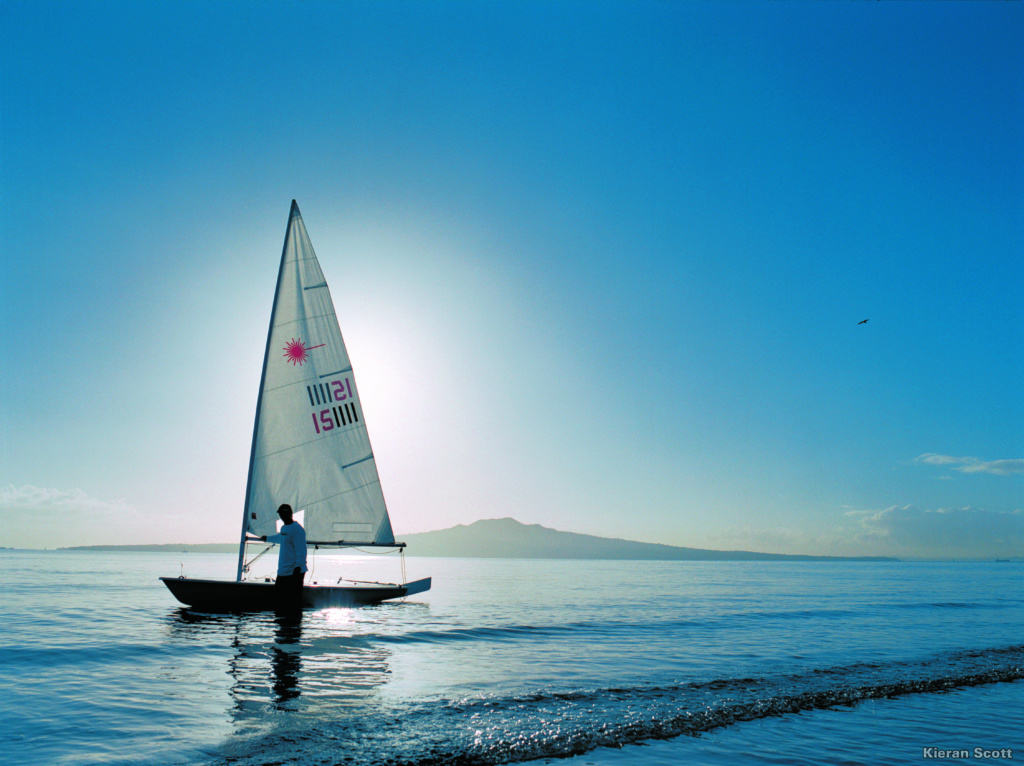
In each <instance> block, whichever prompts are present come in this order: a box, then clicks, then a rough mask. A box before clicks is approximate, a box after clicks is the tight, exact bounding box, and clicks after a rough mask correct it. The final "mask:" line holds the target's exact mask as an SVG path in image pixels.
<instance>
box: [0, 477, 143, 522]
mask: <svg viewBox="0 0 1024 766" xmlns="http://www.w3.org/2000/svg"><path fill="white" fill-rule="evenodd" d="M131 510H133V509H132V508H131V506H129V505H128V503H126V502H125V501H124V500H121V499H118V500H113V501H109V500H100V499H98V498H95V497H91V496H89V495H88V494H86V493H85V492H84V491H83V490H81V489H52V488H47V487H35V486H33V485H31V484H25V485H22V486H20V487H16V486H14V485H13V484H8V485H7V486H5V487H0V513H31V514H58V515H59V514H67V513H87V514H93V513H122V512H125V511H131Z"/></svg>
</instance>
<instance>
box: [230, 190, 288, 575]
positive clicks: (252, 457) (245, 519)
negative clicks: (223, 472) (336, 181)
mask: <svg viewBox="0 0 1024 766" xmlns="http://www.w3.org/2000/svg"><path fill="white" fill-rule="evenodd" d="M297 215H301V213H300V212H299V205H298V203H297V202H296V201H295V200H292V208H291V211H290V212H289V213H288V227H287V228H286V229H285V232H284V245H282V247H281V265H280V266H279V267H278V269H277V283H276V284H275V285H274V305H273V306H272V307H271V309H270V324H269V325H268V326H267V345H266V348H265V349H264V351H263V371H262V372H261V373H260V388H259V394H258V395H257V397H256V417H255V419H254V421H253V424H252V446H251V447H250V448H249V474H248V476H247V477H246V480H245V501H244V503H243V507H242V532H241V539H240V540H239V541H238V572H237V573H236V574H235V581H236V582H241V581H242V567H243V566H244V565H245V534H246V531H247V530H248V528H249V494H250V490H251V489H252V468H253V465H254V464H255V462H256V434H257V433H259V428H260V409H261V408H262V406H263V384H264V383H265V382H266V379H267V361H268V360H269V359H270V338H271V335H272V334H273V331H274V315H275V314H277V293H278V291H279V290H280V289H281V275H282V274H283V273H284V259H285V255H286V254H287V253H288V238H289V237H290V236H291V234H292V218H294V217H295V216H297Z"/></svg>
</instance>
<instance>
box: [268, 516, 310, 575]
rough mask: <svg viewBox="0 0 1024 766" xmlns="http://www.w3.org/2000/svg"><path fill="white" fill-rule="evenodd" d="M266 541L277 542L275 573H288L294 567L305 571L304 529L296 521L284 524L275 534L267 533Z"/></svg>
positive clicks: (292, 570) (293, 569)
mask: <svg viewBox="0 0 1024 766" xmlns="http://www.w3.org/2000/svg"><path fill="white" fill-rule="evenodd" d="M267 542H268V543H277V544H278V545H280V546H281V549H280V550H279V551H278V553H277V573H278V574H279V575H290V574H291V573H292V572H294V571H295V569H296V567H298V568H299V569H301V570H302V571H303V572H305V571H306V530H304V529H303V528H302V525H300V524H299V522H297V521H293V522H292V523H291V524H285V525H283V526H282V527H281V531H280V532H278V533H277V534H276V535H267Z"/></svg>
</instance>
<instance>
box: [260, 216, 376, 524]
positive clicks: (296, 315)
mask: <svg viewBox="0 0 1024 766" xmlns="http://www.w3.org/2000/svg"><path fill="white" fill-rule="evenodd" d="M281 503H288V504H289V505H291V506H292V507H293V508H294V509H295V510H296V511H305V519H304V522H303V526H304V527H305V529H306V536H307V539H308V540H309V541H310V542H311V543H312V542H335V541H340V540H345V541H349V542H352V541H355V542H368V543H378V544H391V543H393V542H394V541H395V537H394V534H393V533H392V531H391V521H390V519H389V518H388V511H387V507H386V506H385V504H384V495H383V493H382V492H381V486H380V477H379V476H378V475H377V463H376V461H375V460H374V457H373V451H372V450H371V448H370V439H369V436H368V435H367V431H366V421H365V418H364V416H363V408H362V405H361V403H360V399H359V391H358V389H357V388H356V381H355V377H354V375H353V373H352V365H351V363H350V362H349V358H348V352H347V351H346V349H345V342H344V341H343V340H342V337H341V329H340V328H339V327H338V319H337V317H336V316H335V313H334V304H333V302H332V301H331V294H330V291H329V290H328V289H327V282H326V281H325V280H324V275H323V272H322V271H321V270H320V264H319V263H318V262H317V259H316V254H315V253H314V252H313V245H312V243H311V242H310V241H309V235H308V234H307V233H306V227H305V226H304V225H303V223H302V216H301V214H300V213H299V207H298V205H297V204H295V202H294V201H292V209H291V216H290V218H289V221H288V231H287V234H286V235H285V242H284V252H283V253H282V254H281V269H280V272H279V274H278V280H277V294H276V295H275V296H274V308H273V311H272V313H271V316H270V332H269V335H268V339H267V351H266V356H265V358H264V360H263V379H262V382H261V384H260V393H259V400H258V403H257V406H256V424H255V426H254V433H253V445H252V455H251V458H250V466H249V484H248V489H247V494H246V503H245V521H244V523H243V536H244V534H245V532H246V531H248V532H250V533H251V534H254V535H270V534H274V532H275V531H276V521H277V507H278V506H279V505H280V504H281Z"/></svg>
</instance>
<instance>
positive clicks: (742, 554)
mask: <svg viewBox="0 0 1024 766" xmlns="http://www.w3.org/2000/svg"><path fill="white" fill-rule="evenodd" d="M401 539H402V541H403V542H405V543H407V544H408V548H406V553H407V555H409V556H414V557H417V558H419V557H422V558H485V559H486V558H503V559H561V560H594V561H836V562H841V561H867V562H872V561H875V562H879V561H880V562H886V561H918V560H920V561H988V562H992V561H997V562H1000V563H1018V562H1020V561H1022V560H1024V559H1022V558H1020V557H1011V558H1008V559H1007V558H995V559H993V558H967V557H951V558H942V559H937V558H930V559H916V558H913V559H903V558H899V557H896V556H825V555H813V554H797V553H762V552H758V551H740V550H733V551H723V550H713V549H707V548H685V547H681V546H674V545H664V544H660V543H644V542H638V541H635V540H623V539H620V538H611V537H597V536H595V535H586V534H580V533H576V532H562V531H559V530H556V529H551V528H549V527H543V526H541V525H540V524H523V523H521V522H519V521H516V520H515V519H511V518H503V519H485V520H481V521H476V522H473V523H472V524H459V525H457V526H454V527H449V528H448V529H441V530H437V531H433V532H420V533H416V534H408V535H402V536H401ZM0 550H5V551H17V550H31V549H19V548H2V547H0ZM47 550H50V551H54V550H56V551H79V552H82V551H93V552H103V553H119V552H130V553H237V551H238V543H159V544H134V545H75V546H66V547H59V548H56V549H47Z"/></svg>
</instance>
